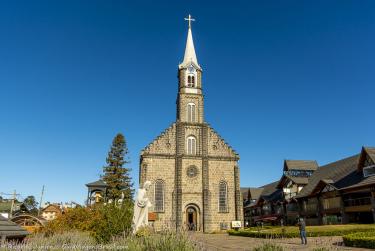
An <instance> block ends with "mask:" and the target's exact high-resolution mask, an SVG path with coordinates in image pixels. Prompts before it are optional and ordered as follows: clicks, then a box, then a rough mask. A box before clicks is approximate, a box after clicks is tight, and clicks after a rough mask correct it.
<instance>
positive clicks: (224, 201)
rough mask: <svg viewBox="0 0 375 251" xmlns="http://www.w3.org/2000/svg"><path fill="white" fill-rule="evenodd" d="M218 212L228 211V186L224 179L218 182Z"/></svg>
mask: <svg viewBox="0 0 375 251" xmlns="http://www.w3.org/2000/svg"><path fill="white" fill-rule="evenodd" d="M219 212H220V213H226V212H228V187H227V183H226V182H225V181H221V182H220V184H219Z"/></svg>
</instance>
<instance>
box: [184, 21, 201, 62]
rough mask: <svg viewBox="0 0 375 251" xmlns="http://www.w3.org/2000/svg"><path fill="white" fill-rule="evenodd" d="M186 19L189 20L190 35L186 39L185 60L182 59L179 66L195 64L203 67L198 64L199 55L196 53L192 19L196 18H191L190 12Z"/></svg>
mask: <svg viewBox="0 0 375 251" xmlns="http://www.w3.org/2000/svg"><path fill="white" fill-rule="evenodd" d="M185 20H187V21H188V22H189V28H188V35H187V39H186V48H185V55H184V61H182V63H181V64H180V65H179V68H183V67H187V66H189V65H190V64H193V65H195V66H196V67H198V69H201V67H200V66H199V64H198V60H197V55H196V54H195V49H194V42H193V34H192V32H191V21H195V19H193V18H191V16H190V14H189V16H188V18H185Z"/></svg>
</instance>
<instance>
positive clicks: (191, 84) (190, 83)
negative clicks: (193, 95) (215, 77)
mask: <svg viewBox="0 0 375 251" xmlns="http://www.w3.org/2000/svg"><path fill="white" fill-rule="evenodd" d="M187 86H188V87H194V86H195V76H194V75H192V74H191V75H188V77H187Z"/></svg>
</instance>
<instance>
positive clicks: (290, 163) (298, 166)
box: [276, 160, 318, 224]
mask: <svg viewBox="0 0 375 251" xmlns="http://www.w3.org/2000/svg"><path fill="white" fill-rule="evenodd" d="M317 169H318V163H316V161H314V160H285V161H284V170H283V175H282V177H281V179H280V181H279V183H278V184H277V186H276V188H277V189H281V190H282V200H280V201H277V202H276V203H277V207H278V208H279V207H280V206H281V209H279V211H280V212H281V213H282V215H283V220H284V222H285V223H287V224H293V223H294V222H295V220H296V218H297V217H298V214H299V210H298V202H297V200H296V199H295V197H296V196H297V195H298V194H299V192H301V190H302V189H303V188H304V187H305V186H306V185H307V184H308V183H309V181H308V180H309V178H310V176H311V175H312V174H313V173H314V171H316V170H317Z"/></svg>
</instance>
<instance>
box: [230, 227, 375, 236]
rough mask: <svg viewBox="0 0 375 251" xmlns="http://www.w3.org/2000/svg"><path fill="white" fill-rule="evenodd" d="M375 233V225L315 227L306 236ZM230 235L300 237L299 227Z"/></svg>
mask: <svg viewBox="0 0 375 251" xmlns="http://www.w3.org/2000/svg"><path fill="white" fill-rule="evenodd" d="M366 231H370V232H374V233H375V226H374V225H336V226H333V225H330V226H315V227H311V226H310V227H307V228H306V235H307V236H308V237H319V236H343V235H347V234H351V233H354V232H366ZM228 234H229V235H235V236H245V237H253V238H264V239H269V238H271V239H272V238H297V237H299V230H298V228H297V227H285V228H281V227H279V228H273V229H258V230H255V229H245V230H238V231H236V230H229V231H228Z"/></svg>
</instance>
